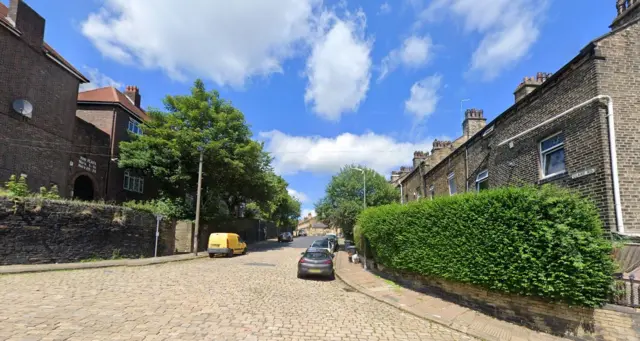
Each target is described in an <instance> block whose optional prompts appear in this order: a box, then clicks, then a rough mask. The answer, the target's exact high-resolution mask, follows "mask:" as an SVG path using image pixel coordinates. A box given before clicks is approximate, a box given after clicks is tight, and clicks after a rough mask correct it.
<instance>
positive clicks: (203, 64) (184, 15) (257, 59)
mask: <svg viewBox="0 0 640 341" xmlns="http://www.w3.org/2000/svg"><path fill="white" fill-rule="evenodd" d="M320 4H321V0H270V1H253V0H234V1H225V0H192V1H188V2H182V3H176V2H175V1H173V0H137V1H129V0H106V4H105V6H104V7H103V8H101V9H100V10H99V11H97V12H94V13H91V14H90V15H89V16H88V17H87V19H86V20H85V21H84V22H83V23H82V25H81V29H82V33H83V34H84V35H85V36H86V37H87V38H89V40H90V41H91V42H92V43H93V44H94V45H95V47H96V48H97V49H98V50H99V51H100V52H101V53H102V54H103V55H104V56H105V57H107V58H110V59H114V60H116V61H119V62H121V63H128V64H136V65H140V66H141V67H144V68H158V69H161V70H163V71H164V72H166V73H167V74H168V75H169V76H170V77H172V78H174V79H179V80H182V79H185V78H186V77H192V76H199V77H203V78H206V79H210V80H213V81H215V82H216V83H217V84H220V85H227V84H229V85H231V86H235V87H242V86H243V85H244V84H245V82H246V81H247V80H248V79H250V78H251V77H254V76H268V75H270V74H272V73H278V72H282V63H283V62H284V61H285V60H286V59H288V58H291V57H293V56H294V55H295V50H296V48H297V47H298V46H299V45H300V44H306V40H307V39H308V38H309V35H310V34H311V32H312V31H313V22H314V21H315V16H316V15H315V14H314V12H317V9H318V6H319V5H320Z"/></svg>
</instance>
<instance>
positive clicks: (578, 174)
mask: <svg viewBox="0 0 640 341" xmlns="http://www.w3.org/2000/svg"><path fill="white" fill-rule="evenodd" d="M595 172H596V169H595V168H589V169H585V170H583V171H579V172H575V173H573V174H571V179H577V178H581V177H583V176H587V175H589V174H593V173H595Z"/></svg>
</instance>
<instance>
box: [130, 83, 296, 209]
mask: <svg viewBox="0 0 640 341" xmlns="http://www.w3.org/2000/svg"><path fill="white" fill-rule="evenodd" d="M163 102H164V106H165V110H164V111H160V110H156V109H152V110H150V111H149V112H148V114H149V116H150V117H151V120H149V121H148V122H145V125H144V127H143V134H142V135H132V140H131V141H128V142H121V143H120V160H119V162H118V165H119V167H121V168H128V169H135V170H137V171H139V172H141V173H143V174H144V175H147V176H150V177H152V178H153V179H154V183H155V184H156V185H157V186H158V188H159V191H160V196H161V198H163V199H167V200H170V201H171V202H172V203H174V204H177V205H183V206H184V207H182V208H180V209H175V210H173V209H172V211H174V212H182V215H183V216H182V217H178V218H188V219H193V217H194V216H195V214H194V211H195V197H196V191H197V185H198V164H199V157H200V153H201V152H202V154H203V177H202V204H201V208H202V211H201V214H202V217H203V218H205V219H218V218H224V217H228V216H231V215H233V214H234V212H236V210H237V209H238V208H239V207H241V206H242V205H243V204H246V203H250V202H254V203H257V204H258V205H259V206H260V207H266V206H269V203H271V202H272V201H273V200H278V199H279V196H280V195H281V192H279V190H280V189H279V188H277V186H275V185H274V184H273V182H274V178H280V177H278V176H277V175H275V174H274V173H273V170H272V168H271V165H270V163H271V157H270V156H269V155H268V153H266V152H265V151H264V150H263V146H262V144H261V143H259V142H257V141H254V140H253V139H251V135H252V134H251V131H250V129H249V126H248V125H247V123H246V122H245V117H244V115H243V113H242V112H241V111H240V110H238V109H237V108H235V107H234V106H233V105H232V104H231V103H230V102H228V101H226V100H224V99H222V98H221V97H220V94H219V93H218V92H217V91H207V90H206V89H205V86H204V83H203V82H202V81H201V80H196V81H195V83H194V86H193V87H192V88H191V94H189V95H182V96H166V98H165V99H164V101H163ZM280 180H282V178H280ZM282 181H284V180H282ZM285 193H286V188H285ZM287 213H288V214H289V215H296V213H297V214H298V215H299V211H298V212H287Z"/></svg>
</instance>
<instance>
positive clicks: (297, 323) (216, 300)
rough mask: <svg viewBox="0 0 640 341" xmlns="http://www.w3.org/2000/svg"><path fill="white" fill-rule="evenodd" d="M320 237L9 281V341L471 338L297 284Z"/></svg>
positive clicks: (1, 329)
mask: <svg viewBox="0 0 640 341" xmlns="http://www.w3.org/2000/svg"><path fill="white" fill-rule="evenodd" d="M313 240H314V238H313V237H306V238H298V239H296V240H295V241H294V242H293V243H290V244H278V243H275V242H270V243H267V244H265V245H262V246H261V248H260V249H258V250H255V251H253V252H250V253H249V254H247V255H245V256H236V257H234V258H231V259H228V258H215V259H209V258H203V259H198V260H192V261H183V262H175V263H168V264H162V265H154V266H144V267H129V268H125V267H120V268H105V269H91V270H74V271H57V272H46V273H33V274H21V275H4V276H0V297H1V298H2V299H1V300H0V340H82V341H87V340H314V341H315V340H350V341H352V340H367V341H374V340H470V338H469V337H468V336H465V335H463V334H460V333H458V332H456V331H453V330H450V329H447V328H445V327H443V326H440V325H438V324H433V323H429V322H426V321H424V320H421V319H418V318H416V317H414V316H412V315H409V314H406V313H403V312H401V311H399V310H397V309H395V308H393V307H390V306H388V305H386V304H384V303H380V302H378V301H375V300H373V299H371V298H369V297H367V296H364V295H362V294H360V293H357V292H353V291H352V290H350V289H349V288H348V287H347V286H346V285H345V284H344V283H342V282H341V281H340V280H338V279H336V280H334V281H328V280H310V279H307V280H304V279H298V278H296V262H297V260H298V258H299V256H300V252H302V251H303V250H304V247H306V246H308V245H309V244H311V242H312V241H313Z"/></svg>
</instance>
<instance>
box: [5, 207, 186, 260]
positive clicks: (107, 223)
mask: <svg viewBox="0 0 640 341" xmlns="http://www.w3.org/2000/svg"><path fill="white" fill-rule="evenodd" d="M155 230H156V218H155V216H154V215H153V214H151V213H148V212H142V211H136V210H133V209H129V208H124V207H119V206H109V205H99V204H93V203H82V202H70V201H62V200H43V199H37V198H26V199H20V200H19V201H16V202H14V201H13V199H9V198H4V197H0V264H2V265H8V264H41V263H66V262H75V261H79V260H82V259H88V258H103V259H109V258H111V257H112V256H113V255H114V254H119V255H120V256H121V257H127V258H139V257H151V256H153V252H154V246H155ZM174 244H175V224H174V223H173V222H170V221H163V222H162V223H161V228H160V239H159V241H158V256H164V255H171V254H173V253H174V250H175V246H174Z"/></svg>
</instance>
